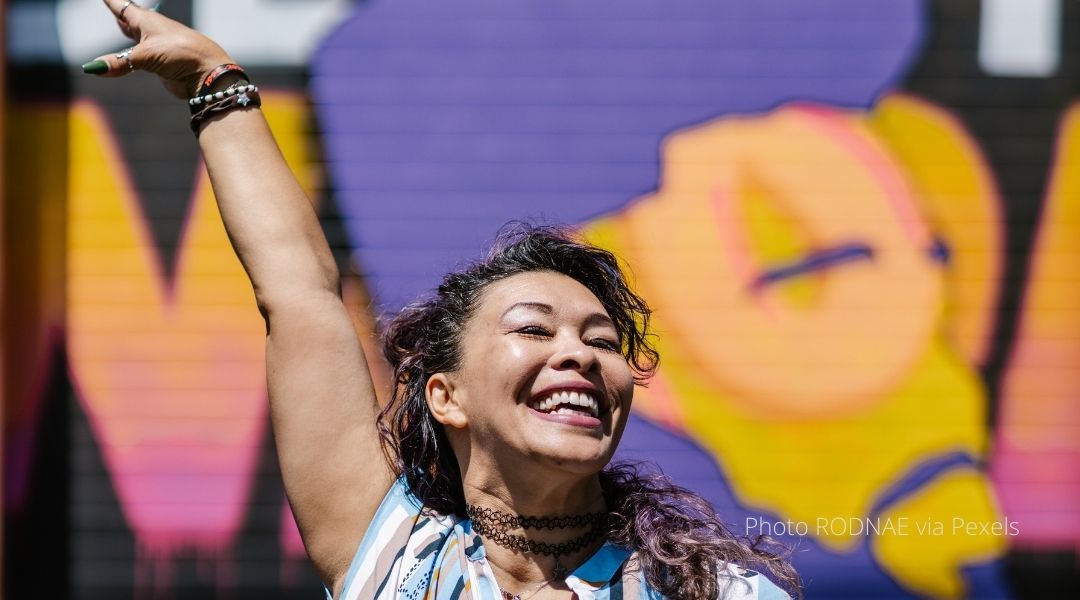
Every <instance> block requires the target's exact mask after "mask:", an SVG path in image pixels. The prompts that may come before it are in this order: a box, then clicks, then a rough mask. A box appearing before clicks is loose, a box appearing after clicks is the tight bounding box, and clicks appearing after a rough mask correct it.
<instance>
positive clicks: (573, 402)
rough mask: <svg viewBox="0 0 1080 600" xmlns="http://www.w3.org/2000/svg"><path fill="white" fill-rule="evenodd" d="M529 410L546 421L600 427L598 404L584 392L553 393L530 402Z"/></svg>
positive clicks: (594, 398)
mask: <svg viewBox="0 0 1080 600" xmlns="http://www.w3.org/2000/svg"><path fill="white" fill-rule="evenodd" d="M529 408H530V409H531V410H532V411H533V413H534V414H536V415H537V416H539V417H541V418H543V419H544V420H547V421H554V422H557V423H566V424H567V425H577V426H579V427H599V426H600V403H599V402H598V401H597V399H596V397H595V396H593V395H591V394H588V393H585V392H576V391H559V392H555V393H553V394H550V395H548V396H544V397H541V398H538V399H537V400H534V401H532V402H530V403H529Z"/></svg>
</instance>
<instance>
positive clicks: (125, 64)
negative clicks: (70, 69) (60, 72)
mask: <svg viewBox="0 0 1080 600" xmlns="http://www.w3.org/2000/svg"><path fill="white" fill-rule="evenodd" d="M138 52H139V48H138V46H132V47H130V48H127V49H125V50H121V51H120V52H117V53H115V54H106V55H104V56H99V57H97V58H95V59H94V60H92V61H90V62H88V63H86V64H85V65H83V66H82V70H83V73H89V74H90V75H101V76H103V77H123V76H124V75H127V74H128V73H130V72H132V71H134V70H135V68H136V66H137V65H138V56H137V55H138Z"/></svg>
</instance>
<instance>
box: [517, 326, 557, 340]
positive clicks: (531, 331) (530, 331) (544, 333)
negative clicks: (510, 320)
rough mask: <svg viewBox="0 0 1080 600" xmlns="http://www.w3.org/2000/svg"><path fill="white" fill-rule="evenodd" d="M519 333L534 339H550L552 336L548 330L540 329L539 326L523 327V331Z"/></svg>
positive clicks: (519, 330) (520, 330)
mask: <svg viewBox="0 0 1080 600" xmlns="http://www.w3.org/2000/svg"><path fill="white" fill-rule="evenodd" d="M517 332H518V333H520V334H523V335H528V336H533V337H549V336H550V335H551V334H550V333H549V332H548V330H547V329H544V328H543V327H540V326H538V325H529V326H528V327H522V328H521V329H518V330H517Z"/></svg>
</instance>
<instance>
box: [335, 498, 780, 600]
mask: <svg viewBox="0 0 1080 600" xmlns="http://www.w3.org/2000/svg"><path fill="white" fill-rule="evenodd" d="M634 564H635V561H634V560H633V557H632V555H631V552H630V551H629V550H628V549H626V548H623V547H621V546H617V545H615V544H612V543H610V542H608V543H606V544H604V545H603V546H602V547H601V548H600V549H599V550H597V551H596V552H595V553H594V554H593V555H592V556H591V557H589V559H588V560H586V561H585V562H584V563H583V564H581V565H580V566H579V567H577V568H576V569H574V571H573V572H572V573H570V574H569V575H568V576H567V577H566V580H565V581H566V585H567V587H569V588H570V589H571V590H573V591H574V592H575V593H576V595H577V598H578V599H579V600H609V599H610V600H616V599H618V600H622V599H626V600H658V599H660V598H663V596H661V595H660V594H659V593H658V592H656V591H655V590H654V589H652V588H651V587H650V586H649V585H648V584H647V583H646V582H645V579H644V575H643V574H642V573H641V571H640V570H639V569H636V568H634ZM727 568H728V571H729V573H730V575H731V577H730V578H725V580H724V586H723V587H724V590H723V595H722V597H723V598H725V599H731V600H766V599H767V600H784V599H788V598H789V596H788V595H787V594H786V593H785V592H784V591H783V590H781V589H780V588H778V587H777V586H776V585H775V584H773V583H772V582H771V581H769V580H768V579H767V578H766V577H765V576H764V575H761V574H759V573H756V572H754V571H750V570H746V569H741V568H739V567H737V566H735V565H728V567H727ZM327 598H328V599H331V594H330V592H329V591H327ZM402 598H407V599H409V600H421V599H423V600H450V599H454V600H457V599H461V600H466V599H469V600H501V599H502V595H501V592H500V590H499V585H498V583H497V582H496V581H495V576H494V575H493V573H492V571H491V566H490V565H489V564H488V561H487V559H486V555H485V553H484V544H483V542H482V541H481V539H480V536H479V535H478V534H476V533H475V532H474V531H473V528H472V522H471V521H470V520H469V519H462V518H459V517H455V516H448V515H438V514H433V513H432V512H431V511H429V510H422V505H421V503H420V501H419V500H418V499H417V497H416V496H415V495H414V494H413V493H412V491H411V490H410V489H409V487H408V484H407V483H406V482H405V480H404V478H399V479H398V480H397V481H395V482H394V485H393V486H391V488H390V491H389V492H388V493H387V494H386V497H385V498H384V499H383V501H382V504H381V505H380V506H379V509H378V511H377V512H376V513H375V518H374V519H373V520H372V522H371V525H370V526H369V527H368V530H367V533H365V534H364V539H363V540H361V542H360V547H359V548H358V549H357V551H356V555H355V556H354V557H353V560H352V564H351V565H350V566H349V571H348V573H347V574H346V576H345V585H344V587H343V588H342V591H341V600H390V599H394V600H398V599H402ZM331 600H332V599H331Z"/></svg>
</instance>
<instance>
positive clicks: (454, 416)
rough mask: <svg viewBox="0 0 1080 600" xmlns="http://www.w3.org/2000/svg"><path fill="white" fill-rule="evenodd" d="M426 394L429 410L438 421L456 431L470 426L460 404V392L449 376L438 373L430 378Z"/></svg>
mask: <svg viewBox="0 0 1080 600" xmlns="http://www.w3.org/2000/svg"><path fill="white" fill-rule="evenodd" d="M424 392H425V396H426V397H427V405H428V410H430V411H431V415H432V416H433V417H435V420H436V421H438V422H440V423H442V424H443V425H447V426H449V427H453V428H455V429H464V428H465V426H466V425H468V424H469V418H468V417H467V416H465V411H464V410H462V408H461V403H460V402H459V399H460V398H459V394H460V392H459V391H458V390H457V389H456V388H455V387H454V382H453V380H452V379H451V378H450V376H449V375H447V374H446V373H436V374H434V375H432V376H431V377H429V378H428V380H427V387H426V388H425V389H424Z"/></svg>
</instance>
